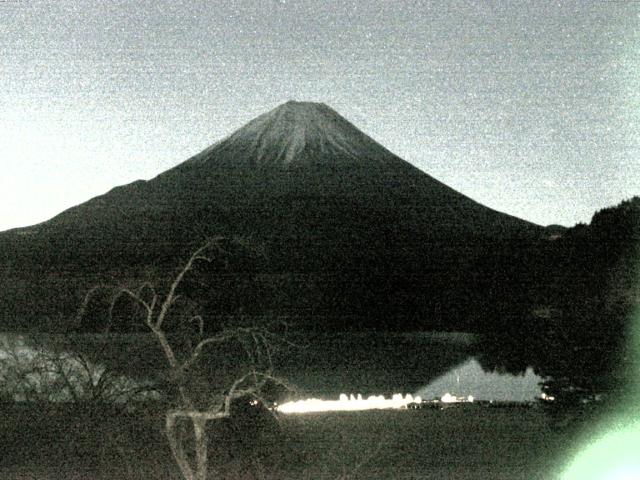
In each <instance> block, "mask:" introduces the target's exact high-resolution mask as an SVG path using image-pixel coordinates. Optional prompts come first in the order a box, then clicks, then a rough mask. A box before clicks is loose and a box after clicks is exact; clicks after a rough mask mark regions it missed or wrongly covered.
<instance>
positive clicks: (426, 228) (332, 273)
mask: <svg viewBox="0 0 640 480" xmlns="http://www.w3.org/2000/svg"><path fill="white" fill-rule="evenodd" d="M543 231H544V230H543V229H542V228H541V227H538V226H536V225H533V224H530V223H528V222H525V221H523V220H520V219H517V218H515V217H511V216H508V215H505V214H502V213H499V212H496V211H494V210H491V209H489V208H487V207H484V206H482V205H480V204H478V203H477V202H474V201H473V200H471V199H469V198H468V197H465V196H464V195H462V194H460V193H458V192H456V191H454V190H453V189H451V188H449V187H447V186H446V185H444V184H442V183H441V182H439V181H437V180H435V179H434V178H432V177H430V176H429V175H427V174H425V173H423V172H421V171H420V170H418V169H417V168H415V167H413V166H412V165H410V164H409V163H407V162H405V161H404V160H402V159H400V158H399V157H397V156H396V155H394V154H393V153H391V152H389V151H388V150H387V149H385V148H384V147H382V146H380V145H379V144H378V143H376V142H375V141H374V140H372V139H371V138H369V137H368V136H367V135H365V134H364V133H362V132H361V131H360V130H358V129H357V128H356V127H354V126H353V125H352V124H351V123H349V122H348V121H347V120H345V119H344V118H343V117H341V116H340V115H339V114H338V113H336V112H335V111H334V110H332V109H331V108H329V107H327V106H325V105H323V104H315V103H303V102H288V103H286V104H284V105H281V106H280V107H277V108H276V109H274V110H272V111H270V112H268V113H266V114H264V115H261V116H259V117H257V118H256V119H254V120H253V121H251V122H249V123H248V124H247V125H246V126H245V127H243V128H241V129H240V130H238V131H236V132H235V133H233V134H232V135H230V136H229V137H227V138H226V139H224V140H222V141H220V142H218V143H216V144H214V145H212V146H211V147H209V148H207V149H206V150H204V151H203V152H201V153H200V154H198V155H196V156H194V157H192V158H190V159H189V160H187V161H186V162H184V163H182V164H180V165H178V166H177V167H175V168H173V169H170V170H168V171H166V172H164V173H162V174H160V175H159V176H157V177H156V178H154V179H152V180H150V181H138V182H134V183H132V184H129V185H126V186H123V187H118V188H115V189H113V190H112V191H110V192H109V193H107V194H105V195H102V196H100V197H96V198H94V199H92V200H90V201H89V202H86V203H84V204H82V205H79V206H77V207H74V208H72V209H69V210H67V211H65V212H63V213H61V214H60V215H58V216H57V217H55V218H53V219H52V220H50V221H48V222H45V223H43V224H39V225H36V226H33V227H29V228H26V229H18V230H15V231H11V232H6V233H4V234H1V235H0V262H1V264H2V265H4V270H5V272H6V273H5V278H6V279H8V280H7V282H9V283H11V285H8V286H10V287H11V288H9V290H12V291H13V292H14V293H13V296H12V295H5V299H6V298H8V299H9V300H5V302H4V303H3V304H0V312H1V313H2V316H3V317H4V321H5V323H7V324H9V323H11V321H16V319H18V320H21V321H22V322H24V321H26V320H25V319H26V318H31V319H38V318H43V317H49V318H51V317H56V316H58V315H60V314H62V316H63V318H64V317H66V316H67V315H69V312H70V310H71V309H72V306H73V305H74V302H75V303H76V304H77V303H78V302H79V298H80V297H81V292H82V291H86V289H87V288H89V286H90V284H91V283H95V282H96V281H98V280H99V279H100V280H103V279H104V277H105V276H106V275H107V273H108V274H109V275H110V276H111V277H113V276H116V277H123V278H129V279H130V278H132V276H136V275H139V273H135V272H140V271H142V270H145V269H146V270H147V271H148V270H149V269H150V268H151V269H155V271H157V272H156V274H155V275H157V276H160V277H164V276H166V275H167V274H168V272H170V271H171V269H172V268H173V267H175V265H177V264H178V263H179V261H180V258H184V256H185V255H186V254H187V253H188V252H189V250H190V249H192V248H193V247H194V245H197V244H198V243H199V242H201V241H202V238H203V237H204V236H207V235H224V236H228V237H244V238H250V239H251V243H252V244H253V245H254V246H256V248H257V249H258V250H260V251H261V252H264V256H263V257H262V260H260V261H256V262H254V263H253V264H252V265H251V266H248V265H247V264H246V262H244V263H243V262H240V264H241V265H242V266H241V267H240V266H237V267H233V266H232V267H231V268H232V270H233V269H234V268H235V270H234V271H233V272H227V273H228V275H227V277H233V278H235V280H234V281H232V282H231V283H232V284H233V285H232V286H229V285H226V284H225V285H222V286H221V287H220V288H221V291H223V292H225V295H226V296H227V297H234V296H238V297H239V298H238V299H236V300H235V301H232V302H230V305H228V307H226V310H227V311H226V313H233V310H234V309H238V308H242V309H244V310H245V311H246V310H247V309H248V310H250V312H251V313H253V314H267V313H268V314H287V315H289V314H294V315H298V316H301V317H305V318H309V317H313V316H321V317H323V318H324V317H330V318H333V319H336V318H338V319H339V320H337V322H338V324H340V325H346V324H347V323H349V322H352V320H345V319H352V318H359V319H363V318H364V319H367V320H366V322H369V323H373V324H376V322H378V321H379V320H371V317H372V314H375V315H374V316H381V315H382V313H381V312H384V316H385V317H387V318H386V319H385V320H384V322H386V323H387V324H392V323H394V322H395V323H397V324H398V325H406V323H403V322H407V320H406V318H411V319H412V320H411V321H412V322H414V323H415V322H417V323H420V322H422V321H423V320H422V319H424V318H426V315H427V314H428V315H429V316H430V318H429V322H431V323H432V324H438V323H439V322H440V323H441V322H442V321H445V317H447V316H452V315H453V316H455V317H459V318H469V315H470V313H471V310H473V309H477V308H478V307H477V306H476V303H477V302H483V301H484V300H482V296H483V295H485V294H486V292H487V289H490V288H493V287H492V286H495V284H496V282H499V281H501V280H500V278H498V277H500V276H504V275H505V272H504V271H501V270H505V268H502V267H503V266H504V265H503V264H504V263H505V262H506V259H507V257H509V256H510V255H511V254H512V252H513V251H516V250H518V251H519V250H520V249H522V248H526V247H527V245H528V244H529V243H531V242H535V241H537V239H538V238H539V237H540V236H541V235H542V233H543ZM492 259H493V260H492ZM494 260H495V261H494ZM492 261H494V265H493V266H492V265H491V262H492ZM480 263H481V264H482V270H479V269H478V268H476V267H478V265H479V264H480ZM152 267H153V268H152ZM507 270H509V269H508V268H507ZM162 272H164V273H162ZM216 278H217V277H216ZM11 279H13V280H11ZM239 279H242V281H241V280H239ZM210 280H211V279H210ZM213 283H215V282H213ZM238 283H242V284H243V285H244V287H242V288H244V290H243V289H242V288H241V289H240V290H238V288H237V284H238ZM258 283H259V284H260V285H257V284H258ZM245 284H251V285H253V286H252V287H251V288H249V287H247V286H246V285H245ZM61 288H62V289H63V290H64V291H65V293H64V294H63V295H62V294H60V291H61ZM247 289H248V290H247ZM52 291H56V292H58V293H57V294H56V297H55V299H53V300H55V301H53V300H52V299H51V298H50V297H52V293H51V292H52ZM239 291H241V292H242V293H238V292H239ZM425 293H426V294H427V295H426V296H427V297H428V298H425ZM34 296H35V297H38V301H37V302H33V297H34ZM16 297H17V298H18V300H16ZM29 297H31V298H32V302H31V306H29V307H24V306H23V304H24V302H25V299H28V298H29ZM240 297H243V299H241V298H240ZM12 299H13V300H12ZM19 299H22V300H19ZM461 300H462V301H464V303H465V304H464V305H461ZM223 303H224V302H223ZM208 308H209V309H210V310H212V311H219V310H220V306H219V305H217V306H216V305H208ZM223 313H224V312H223ZM396 319H400V320H397V321H396ZM32 321H37V320H29V322H32ZM361 321H362V320H358V321H356V323H358V322H361Z"/></svg>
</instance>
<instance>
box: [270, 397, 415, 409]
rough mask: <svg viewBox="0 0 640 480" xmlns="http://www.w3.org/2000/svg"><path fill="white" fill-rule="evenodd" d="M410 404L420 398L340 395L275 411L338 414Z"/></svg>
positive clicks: (303, 401) (284, 406)
mask: <svg viewBox="0 0 640 480" xmlns="http://www.w3.org/2000/svg"><path fill="white" fill-rule="evenodd" d="M411 403H422V398H420V397H419V396H416V397H414V396H413V395H411V394H407V395H405V396H402V394H400V393H397V394H395V395H393V396H392V397H391V398H385V397H384V396H383V395H372V396H370V397H367V398H362V395H357V396H354V395H349V396H347V395H345V394H344V393H343V394H341V395H340V397H339V398H338V400H320V399H317V398H309V399H307V400H297V401H293V402H287V403H283V404H282V405H278V406H277V407H276V409H277V410H278V411H279V412H282V413H310V412H339V411H348V412H353V411H359V410H384V409H399V408H407V405H409V404H411Z"/></svg>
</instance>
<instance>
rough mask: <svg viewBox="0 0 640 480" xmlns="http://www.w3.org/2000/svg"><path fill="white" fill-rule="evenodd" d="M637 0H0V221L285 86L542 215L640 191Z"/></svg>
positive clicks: (437, 172) (484, 192)
mask: <svg viewBox="0 0 640 480" xmlns="http://www.w3.org/2000/svg"><path fill="white" fill-rule="evenodd" d="M639 15H640V3H639V2H636V1H624V0H619V1H618V0H598V1H586V0H584V1H583V0H580V1H562V2H543V1H516V0H513V1H504V0H500V1H482V2H475V1H455V0H445V1H430V2H428V1H417V0H414V1H401V0H389V1H383V0H375V1H351V2H350V1H338V0H327V1H322V0H279V1H278V0H261V1H255V0H250V1H249V0H247V1H242V0H235V1H231V0H219V1H208V2H205V1H187V0H144V1H141V0H131V1H124V0H108V1H107V0H105V1H100V2H98V1H91V0H87V1H82V2H81V1H77V0H73V1H68V0H55V1H53V0H46V1H45V0H0V78H1V82H0V88H1V90H0V162H1V165H2V170H1V172H2V176H0V230H4V229H8V228H12V227H17V226H25V225H30V224H33V223H36V222H40V221H43V220H46V219H48V218H50V217H51V216H53V215H55V214H57V213H59V212H60V211H62V210H64V209H66V208H68V207H71V206H73V205H75V204H78V203H81V202H83V201H86V200H88V199H89V198H91V197H93V196H96V195H99V194H102V193H104V192H105V191H107V190H109V189H110V188H112V187H114V186H116V185H120V184H124V183H129V182H131V181H134V180H136V179H139V178H143V179H148V178H152V177H153V176H155V175H157V174H159V173H161V172H162V171H164V170H166V169H168V168H170V167H172V166H174V165H177V164H178V163H180V162H182V161H184V160H186V159H187V158H188V157H189V156H191V155H193V154H195V153H197V152H198V151H200V150H202V149H204V148H205V147H207V146H208V145H210V144H211V143H214V142H215V141H217V140H219V139H220V138H222V137H224V136H226V135H228V134H229V133H231V132H232V131H233V130H234V129H236V128H238V127H240V126H242V125H243V124H244V123H246V122H247V121H249V120H250V119H252V118H253V117H255V116H257V115H259V114H261V113H263V112H265V111H267V110H269V109H271V108H274V107H275V106H277V105H279V104H280V103H283V102H285V101H287V100H290V99H295V100H308V101H319V102H324V103H326V104H328V105H329V106H331V107H332V108H334V109H335V110H337V111H338V112H339V113H341V114H342V115H343V116H345V117H346V118H347V119H349V120H350V121H352V122H353V123H354V124H355V125H356V126H357V127H359V128H361V129H362V130H363V131H365V132H366V133H367V134H369V135H371V136H372V137H373V138H374V139H375V140H377V141H378V142H380V143H381V144H382V145H384V146H385V147H387V148H388V149H390V150H391V151H393V152H394V153H396V154H397V155H399V156H400V157H402V158H404V159H405V160H407V161H409V162H411V163H413V164H415V165H416V166H417V167H419V168H421V169H422V170H424V171H425V172H427V173H429V174H430V175H432V176H434V177H436V178H438V179H439V180H441V181H443V182H444V183H446V184H448V185H449V186H451V187H453V188H455V189H456V190H458V191H460V192H462V193H464V194H466V195H468V196H470V197H471V198H473V199H475V200H477V201H479V202H481V203H483V204H485V205H487V206H489V207H492V208H495V209H497V210H500V211H503V212H506V213H510V214H512V215H516V216H519V217H521V218H524V219H527V220H530V221H533V222H536V223H540V224H550V223H560V224H564V225H572V224H574V223H576V222H578V221H583V222H587V221H589V219H590V217H591V215H592V214H593V213H594V211H595V210H598V209H600V208H603V207H605V206H610V205H614V204H617V203H619V202H620V201H621V200H623V199H624V198H629V197H631V196H632V195H634V194H640V155H639V154H640V28H639V27H640V16H639Z"/></svg>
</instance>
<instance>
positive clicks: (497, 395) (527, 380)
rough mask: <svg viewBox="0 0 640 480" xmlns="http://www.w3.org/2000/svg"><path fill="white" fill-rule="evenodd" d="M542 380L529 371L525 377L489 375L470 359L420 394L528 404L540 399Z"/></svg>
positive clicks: (428, 397)
mask: <svg viewBox="0 0 640 480" xmlns="http://www.w3.org/2000/svg"><path fill="white" fill-rule="evenodd" d="M540 382H542V378H541V377H539V376H538V375H536V374H535V373H534V372H533V369H532V368H531V367H529V368H527V369H526V371H525V372H524V373H523V374H522V375H512V374H510V373H498V372H487V371H485V370H483V369H482V366H481V365H480V363H479V362H478V360H476V359H475V358H469V359H467V360H466V361H465V362H463V363H462V364H460V365H457V366H455V367H453V368H451V370H449V371H448V372H447V373H445V374H444V375H441V376H439V377H438V378H436V379H434V380H432V381H431V382H429V383H428V384H427V385H426V386H425V387H423V388H420V389H418V390H417V391H416V393H415V395H419V396H421V397H422V398H426V399H430V398H440V397H442V396H443V395H444V394H446V393H451V394H453V395H456V396H463V397H466V396H468V395H472V396H473V397H474V398H475V399H476V400H496V401H511V402H524V401H531V400H534V399H536V398H540V393H541V390H540Z"/></svg>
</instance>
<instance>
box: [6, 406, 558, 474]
mask: <svg viewBox="0 0 640 480" xmlns="http://www.w3.org/2000/svg"><path fill="white" fill-rule="evenodd" d="M549 420H550V419H549V417H548V415H547V414H546V413H545V412H544V411H543V410H541V409H539V408H531V409H524V408H506V409H491V408H481V407H466V408H451V409H448V410H445V411H437V410H408V411H406V410H403V411H377V412H376V411H367V412H349V413H346V412H345V413H323V414H305V415H292V416H283V417H281V419H280V422H279V428H277V427H276V425H274V424H273V423H272V422H271V420H270V419H269V418H263V417H260V416H254V417H252V418H247V419H245V420H244V421H241V420H235V421H228V422H226V423H221V424H216V425H212V426H211V431H210V437H211V443H210V449H211V452H210V458H211V460H212V467H213V468H214V469H215V473H216V474H217V476H216V475H214V474H212V475H211V478H227V479H247V480H249V479H256V480H258V479H307V478H308V479H324V478H326V479H338V478H343V479H344V478H360V479H369V478H371V479H443V478H451V479H463V480H464V479H510V480H512V479H535V478H540V479H543V478H544V479H548V478H554V475H555V473H557V472H554V470H553V468H554V464H555V462H556V461H557V459H558V457H559V456H561V452H562V448H563V447H564V446H566V445H569V444H570V443H571V434H570V433H569V432H568V431H567V430H557V429H553V428H551V426H550V425H551V422H550V421H549ZM0 448H1V449H2V458H1V460H0V478H3V479H7V480H12V479H16V480H17V479H21V480H24V479H107V478H109V479H111V478H122V479H149V478H157V479H176V480H178V479H179V478H180V476H179V473H178V471H177V469H176V467H175V466H174V463H173V459H172V457H171V453H170V451H169V448H168V446H167V443H166V441H165V439H164V436H163V432H162V417H161V413H160V411H154V410H153V409H148V410H146V411H145V413H137V414H125V413H116V412H108V411H102V410H101V409H97V410H92V409H88V408H83V409H77V410H70V409H69V408H68V407H61V406H58V407H52V406H48V407H46V408H45V406H40V407H39V408H36V406H34V405H26V404H23V405H17V404H9V405H4V406H2V421H1V423H0Z"/></svg>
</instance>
